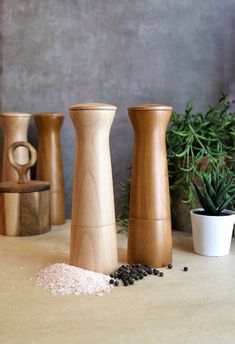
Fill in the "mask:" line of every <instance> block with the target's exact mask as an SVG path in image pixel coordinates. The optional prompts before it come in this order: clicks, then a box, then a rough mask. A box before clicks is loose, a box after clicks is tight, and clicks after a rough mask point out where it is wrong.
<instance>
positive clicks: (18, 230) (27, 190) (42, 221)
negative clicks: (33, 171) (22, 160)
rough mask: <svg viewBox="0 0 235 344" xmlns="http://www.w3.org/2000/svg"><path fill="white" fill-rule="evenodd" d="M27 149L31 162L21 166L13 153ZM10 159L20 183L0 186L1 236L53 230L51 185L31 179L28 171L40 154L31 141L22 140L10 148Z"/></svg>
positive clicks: (0, 184) (5, 183)
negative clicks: (20, 148)
mask: <svg viewBox="0 0 235 344" xmlns="http://www.w3.org/2000/svg"><path fill="white" fill-rule="evenodd" d="M18 147H26V148H27V149H28V151H29V161H28V162H27V163H26V164H22V165H21V164H19V163H17V162H16V161H15V159H14V151H15V149H16V148H18ZM8 159H9V162H10V164H11V166H13V167H14V168H15V170H16V171H17V173H18V176H19V179H18V182H14V181H8V182H3V183H0V234H4V235H8V236H27V235H35V234H42V233H45V232H48V231H49V230H50V183H47V182H42V181H36V180H31V181H29V180H28V178H27V172H28V170H29V169H30V167H32V166H33V165H34V164H35V162H36V160H37V152H36V150H35V149H34V148H33V146H31V145H30V144H29V143H28V142H24V141H19V142H15V143H13V144H12V145H11V147H10V149H9V152H8Z"/></svg>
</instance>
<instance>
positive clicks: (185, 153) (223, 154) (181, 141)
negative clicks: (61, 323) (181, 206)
mask: <svg viewBox="0 0 235 344" xmlns="http://www.w3.org/2000/svg"><path fill="white" fill-rule="evenodd" d="M194 100H195V98H193V99H192V100H190V101H189V102H188V103H187V105H186V109H185V112H184V113H183V114H179V113H177V112H176V111H174V112H173V115H172V118H171V122H170V127H169V130H168V132H167V135H166V140H167V152H168V168H169V178H170V187H171V192H172V195H173V194H174V191H180V192H181V194H184V195H185V199H184V200H183V202H184V203H187V204H189V205H190V206H191V207H194V206H195V197H194V192H193V188H192V184H191V183H190V181H191V180H194V179H195V178H196V176H197V175H199V174H200V171H205V173H206V174H209V173H210V172H211V171H212V170H214V169H215V168H216V167H219V166H223V168H224V169H225V171H226V172H227V174H228V176H230V177H231V178H234V177H235V112H234V111H233V112H232V111H231V108H232V107H233V103H234V102H230V101H228V97H227V95H226V94H224V93H222V96H221V98H220V99H219V102H218V106H211V105H209V106H208V107H209V109H208V111H207V112H206V113H202V112H194V111H193V106H192V104H193V101H194Z"/></svg>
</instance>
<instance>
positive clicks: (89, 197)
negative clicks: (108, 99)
mask: <svg viewBox="0 0 235 344" xmlns="http://www.w3.org/2000/svg"><path fill="white" fill-rule="evenodd" d="M115 112H116V107H115V106H112V105H108V104H95V103H92V104H78V105H74V106H72V107H71V108H70V114H71V118H72V121H73V124H74V127H75V131H76V136H77V143H76V156H75V164H74V184H73V201H72V223H71V238H70V242H71V244H70V263H71V264H72V265H75V266H79V267H82V268H84V269H88V270H93V271H97V272H101V273H106V274H109V273H111V272H113V271H114V270H115V269H116V268H117V264H118V261H117V238H116V224H115V211H114V196H113V180H112V167H111V159H110V149H109V133H110V128H111V125H112V122H113V119H114V116H115Z"/></svg>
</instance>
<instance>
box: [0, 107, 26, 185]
mask: <svg viewBox="0 0 235 344" xmlns="http://www.w3.org/2000/svg"><path fill="white" fill-rule="evenodd" d="M30 118H31V115H30V114H28V113H19V112H1V113H0V125H1V127H2V128H3V135H4V141H3V142H4V143H3V159H2V171H1V172H2V173H1V176H2V178H1V181H2V182H4V181H17V179H18V175H17V172H16V170H15V169H14V167H13V166H11V164H10V163H9V160H8V151H9V148H10V146H11V145H12V144H13V143H14V142H17V141H27V132H28V127H29V121H30ZM14 157H15V161H16V162H18V163H19V164H25V163H26V162H27V161H28V158H29V156H28V150H27V149H25V147H19V148H18V149H17V150H16V151H15V152H14ZM28 177H30V172H29V175H28Z"/></svg>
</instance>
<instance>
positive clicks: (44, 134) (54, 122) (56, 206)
mask: <svg viewBox="0 0 235 344" xmlns="http://www.w3.org/2000/svg"><path fill="white" fill-rule="evenodd" d="M34 120H35V123H36V126H37V129H38V161H37V170H36V178H37V179H39V180H44V181H47V182H49V183H50V185H51V224H52V225H62V224H64V223H65V219H66V216H65V197H64V176H63V163H62V152H61V143H60V129H61V126H62V124H63V121H64V115H63V114H61V113H54V112H43V113H37V114H35V115H34Z"/></svg>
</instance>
